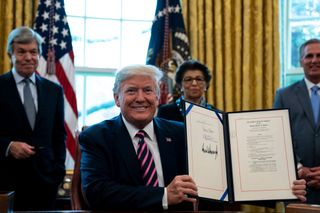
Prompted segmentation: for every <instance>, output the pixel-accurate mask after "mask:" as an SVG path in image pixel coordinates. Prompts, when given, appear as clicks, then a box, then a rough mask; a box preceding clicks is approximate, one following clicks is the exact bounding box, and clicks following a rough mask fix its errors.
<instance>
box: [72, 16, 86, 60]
mask: <svg viewBox="0 0 320 213" xmlns="http://www.w3.org/2000/svg"><path fill="white" fill-rule="evenodd" d="M68 23H69V27H70V31H71V36H72V46H73V53H74V63H75V66H84V57H85V56H84V19H83V18H77V17H68Z"/></svg>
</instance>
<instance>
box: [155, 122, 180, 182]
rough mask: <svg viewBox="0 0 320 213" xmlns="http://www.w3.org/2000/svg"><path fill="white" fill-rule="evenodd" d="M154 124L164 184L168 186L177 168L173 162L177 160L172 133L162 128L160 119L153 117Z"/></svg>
mask: <svg viewBox="0 0 320 213" xmlns="http://www.w3.org/2000/svg"><path fill="white" fill-rule="evenodd" d="M153 124H154V130H155V134H156V137H157V142H158V147H159V152H160V158H161V165H162V172H163V178H164V184H165V186H166V185H168V184H169V183H170V182H171V177H172V176H175V175H176V168H175V167H174V164H173V162H176V159H175V153H174V152H175V149H173V147H172V146H173V144H172V143H171V138H170V137H171V135H170V134H169V133H168V132H167V131H165V129H164V128H162V126H161V122H160V120H158V119H153Z"/></svg>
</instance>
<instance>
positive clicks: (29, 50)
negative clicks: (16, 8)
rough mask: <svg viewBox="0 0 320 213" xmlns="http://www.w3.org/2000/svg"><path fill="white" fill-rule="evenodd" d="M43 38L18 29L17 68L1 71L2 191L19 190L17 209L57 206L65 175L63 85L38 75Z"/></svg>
mask: <svg viewBox="0 0 320 213" xmlns="http://www.w3.org/2000/svg"><path fill="white" fill-rule="evenodd" d="M41 42H42V39H41V37H40V35H39V34H37V33H36V32H34V31H33V30H32V29H30V28H28V27H19V28H16V29H14V30H13V31H12V32H11V33H10V35H9V37H8V44H7V53H8V55H9V57H10V58H11V63H12V65H13V68H12V70H11V71H10V72H8V73H5V74H3V75H1V76H0V114H1V116H0V117H1V122H0V171H1V175H0V191H15V194H14V209H16V210H47V209H53V208H54V202H55V198H56V193H57V189H58V185H59V184H60V183H61V182H62V180H63V178H64V175H65V166H64V161H65V156H66V151H65V137H66V132H65V128H64V105H63V90H62V88H61V87H60V86H58V85H57V84H55V83H53V82H51V81H48V80H46V79H44V78H41V77H40V76H38V75H37V74H35V71H36V68H37V66H38V61H39V56H40V54H41Z"/></svg>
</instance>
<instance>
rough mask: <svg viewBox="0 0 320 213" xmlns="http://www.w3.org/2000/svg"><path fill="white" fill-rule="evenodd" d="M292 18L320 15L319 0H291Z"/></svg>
mask: <svg viewBox="0 0 320 213" xmlns="http://www.w3.org/2000/svg"><path fill="white" fill-rule="evenodd" d="M290 17H291V18H303V17H304V18H311V17H320V1H319V0H291V10H290Z"/></svg>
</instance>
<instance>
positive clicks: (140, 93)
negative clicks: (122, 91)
mask: <svg viewBox="0 0 320 213" xmlns="http://www.w3.org/2000/svg"><path fill="white" fill-rule="evenodd" d="M137 99H138V100H143V99H144V92H143V90H142V89H139V90H138V91H137Z"/></svg>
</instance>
